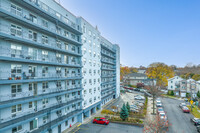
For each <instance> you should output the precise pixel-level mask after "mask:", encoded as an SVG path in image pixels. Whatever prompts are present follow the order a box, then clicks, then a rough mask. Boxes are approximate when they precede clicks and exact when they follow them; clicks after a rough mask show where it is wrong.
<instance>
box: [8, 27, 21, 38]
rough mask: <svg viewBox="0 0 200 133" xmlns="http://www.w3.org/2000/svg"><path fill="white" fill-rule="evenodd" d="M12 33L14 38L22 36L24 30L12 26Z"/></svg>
mask: <svg viewBox="0 0 200 133" xmlns="http://www.w3.org/2000/svg"><path fill="white" fill-rule="evenodd" d="M10 32H11V35H13V36H22V28H21V27H20V26H17V25H14V24H11V28H10Z"/></svg>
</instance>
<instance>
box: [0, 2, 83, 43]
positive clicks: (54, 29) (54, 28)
mask: <svg viewBox="0 0 200 133" xmlns="http://www.w3.org/2000/svg"><path fill="white" fill-rule="evenodd" d="M0 8H1V9H3V10H5V11H6V12H9V13H11V14H12V15H15V16H16V17H20V18H21V19H24V20H25V21H29V22H31V23H34V24H36V25H38V26H42V28H43V29H45V30H48V31H50V32H52V33H54V34H55V33H57V34H59V35H61V36H63V37H65V38H68V39H70V40H73V41H76V42H78V43H80V42H81V40H79V41H77V40H75V39H74V38H72V37H71V36H65V35H64V31H63V34H61V32H58V30H57V29H56V25H55V27H49V26H48V27H45V26H43V24H42V21H38V19H37V18H36V21H33V20H32V19H31V18H30V17H28V16H27V15H28V14H25V13H23V12H20V14H19V13H18V14H17V13H16V12H15V11H13V10H12V9H11V7H9V6H5V5H3V4H2V3H0ZM51 14H52V13H51ZM56 18H57V17H56ZM57 20H61V22H64V21H62V17H61V19H57ZM64 23H65V22H64ZM65 24H66V25H67V26H69V27H71V28H72V29H75V30H77V31H79V32H81V28H80V26H78V25H76V24H75V23H73V22H71V21H70V20H68V23H65ZM76 27H77V28H76Z"/></svg>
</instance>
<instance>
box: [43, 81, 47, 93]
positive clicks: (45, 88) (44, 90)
mask: <svg viewBox="0 0 200 133" xmlns="http://www.w3.org/2000/svg"><path fill="white" fill-rule="evenodd" d="M48 88H49V83H48V82H43V83H42V91H43V92H46V90H47V89H48Z"/></svg>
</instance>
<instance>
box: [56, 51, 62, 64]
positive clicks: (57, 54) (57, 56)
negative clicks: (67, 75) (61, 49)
mask: <svg viewBox="0 0 200 133" xmlns="http://www.w3.org/2000/svg"><path fill="white" fill-rule="evenodd" d="M56 60H57V61H58V63H61V54H59V53H56Z"/></svg>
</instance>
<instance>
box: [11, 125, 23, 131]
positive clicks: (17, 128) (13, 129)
mask: <svg viewBox="0 0 200 133" xmlns="http://www.w3.org/2000/svg"><path fill="white" fill-rule="evenodd" d="M21 130H22V125H19V126H17V127H14V128H12V133H18V132H20V131H21Z"/></svg>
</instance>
